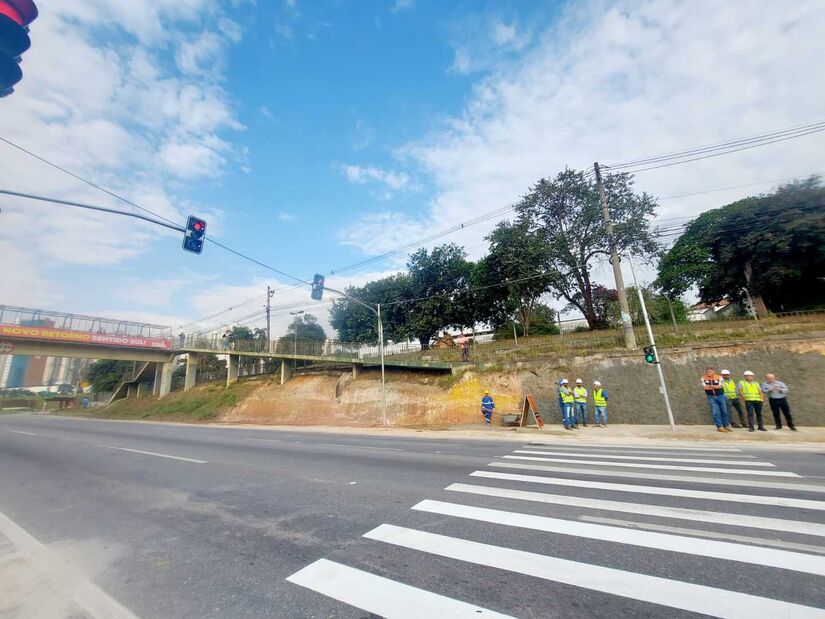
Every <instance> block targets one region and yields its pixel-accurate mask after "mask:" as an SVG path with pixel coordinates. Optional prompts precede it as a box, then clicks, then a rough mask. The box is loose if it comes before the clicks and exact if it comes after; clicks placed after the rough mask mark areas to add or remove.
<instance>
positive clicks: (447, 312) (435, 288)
mask: <svg viewBox="0 0 825 619" xmlns="http://www.w3.org/2000/svg"><path fill="white" fill-rule="evenodd" d="M407 268H408V270H409V278H410V288H411V290H412V291H414V293H415V298H414V299H410V301H409V302H408V303H407V304H406V305H407V307H405V308H404V310H405V311H406V321H405V326H406V331H407V332H408V333H409V334H410V335H411V336H412V337H415V338H416V339H418V341H419V342H420V343H421V348H422V350H427V349H428V348H429V347H430V340H432V338H433V336H434V335H436V334H437V333H438V332H439V331H441V330H443V329H446V328H448V327H453V326H455V327H458V326H467V324H466V323H467V308H466V305H465V304H464V303H462V301H464V300H466V294H464V293H466V292H467V289H468V288H469V287H470V281H471V277H472V265H471V263H470V262H468V261H467V260H466V254H465V253H464V249H463V248H461V247H459V246H458V245H455V244H453V243H450V244H446V245H439V246H437V247H434V248H433V249H432V250H431V251H427V250H426V249H419V250H418V251H416V252H415V253H414V254H412V255H411V256H410V260H409V262H408V263H407Z"/></svg>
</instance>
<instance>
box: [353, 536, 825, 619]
mask: <svg viewBox="0 0 825 619" xmlns="http://www.w3.org/2000/svg"><path fill="white" fill-rule="evenodd" d="M364 537H366V538H368V539H372V540H376V541H380V542H385V543H387V544H394V545H396V546H403V547H404V548H410V549H412V550H418V551H421V552H427V553H430V554H433V555H438V556H441V557H447V558H450V559H456V560H458V561H466V562H468V563H473V564H475V565H485V566H488V567H494V568H497V569H500V570H506V571H508V572H515V573H518V574H525V575H527V576H533V577H535V578H542V579H544V580H551V581H553V582H559V583H563V584H567V585H573V586H576V587H581V588H584V589H591V590H595V591H600V592H604V593H609V594H611V595H618V596H621V597H625V598H630V599H633V600H639V601H642V602H648V603H651V604H661V605H663V606H669V607H670V608H678V609H680V610H686V611H690V612H695V613H700V614H703V615H710V616H712V617H724V618H725V619H753V618H754V617H776V618H779V617H782V618H787V619H802V618H805V619H807V618H809V617H810V618H814V617H816V618H818V619H823V618H825V610H821V609H818V608H812V607H810V606H803V605H801V604H793V603H790V602H783V601H780V600H774V599H770V598H763V597H759V596H755V595H749V594H747V593H738V592H736V591H725V590H722V589H714V588H713V587H707V586H704V585H694V584H692V583H687V582H681V581H678V580H669V579H667V578H659V577H657V576H648V575H646V574H636V573H634V572H626V571H623V570H617V569H613V568H609V567H602V566H599V565H590V564H588V563H579V562H577V561H569V560H567V559H559V558H556V557H548V556H545V555H540V554H536V553H532V552H525V551H522V550H513V549H510V548H501V547H499V546H492V545H490V544H482V543H479V542H473V541H469V540H464V539H459V538H455V537H448V536H446V535H437V534H435V533H426V532H424V531H416V530H415V529H406V528H404V527H397V526H393V525H389V524H382V525H381V526H379V527H377V528H375V529H373V530H372V531H370V532H369V533H367V534H366V535H364Z"/></svg>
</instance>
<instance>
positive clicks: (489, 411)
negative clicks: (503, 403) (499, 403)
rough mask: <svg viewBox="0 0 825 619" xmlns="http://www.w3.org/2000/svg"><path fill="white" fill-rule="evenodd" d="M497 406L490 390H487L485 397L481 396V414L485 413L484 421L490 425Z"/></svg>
mask: <svg viewBox="0 0 825 619" xmlns="http://www.w3.org/2000/svg"><path fill="white" fill-rule="evenodd" d="M495 408H496V403H495V402H494V401H493V396H491V395H490V392H489V391H487V390H485V391H484V397H483V398H481V414H482V415H484V423H485V424H486V425H488V426H489V425H490V421H491V420H492V418H493V411H494V410H495Z"/></svg>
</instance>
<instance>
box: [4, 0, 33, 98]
mask: <svg viewBox="0 0 825 619" xmlns="http://www.w3.org/2000/svg"><path fill="white" fill-rule="evenodd" d="M36 18H37V7H36V6H35V4H34V2H32V1H31V0H0V97H4V96H6V95H8V94H11V92H12V91H13V90H14V88H13V86H14V85H15V84H16V83H17V82H19V81H20V80H21V79H23V71H22V70H21V69H20V66H19V63H20V55H21V54H22V53H23V52H25V51H26V50H27V49H29V47H31V39H30V38H29V29H28V25H29V24H30V23H31V22H32V21H34V20H35V19H36Z"/></svg>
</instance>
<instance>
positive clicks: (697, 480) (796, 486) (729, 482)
mask: <svg viewBox="0 0 825 619" xmlns="http://www.w3.org/2000/svg"><path fill="white" fill-rule="evenodd" d="M487 466H495V467H499V468H505V469H523V470H528V471H546V472H549V473H567V474H568V475H569V474H571V473H572V474H575V475H577V476H582V475H591V476H595V477H630V478H632V479H652V480H657V481H678V482H683V483H686V484H712V485H714V486H744V487H746V488H772V489H774V490H793V491H795V492H825V486H818V485H816V484H807V483H791V482H786V481H781V482H774V481H770V480H765V479H760V480H759V481H755V480H753V479H722V478H719V477H718V476H717V477H696V476H691V475H668V474H666V473H638V472H636V471H604V470H601V469H576V470H571V469H570V467H569V466H552V465H544V464H526V463H516V462H490V463H489V464H488V465H487Z"/></svg>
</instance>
